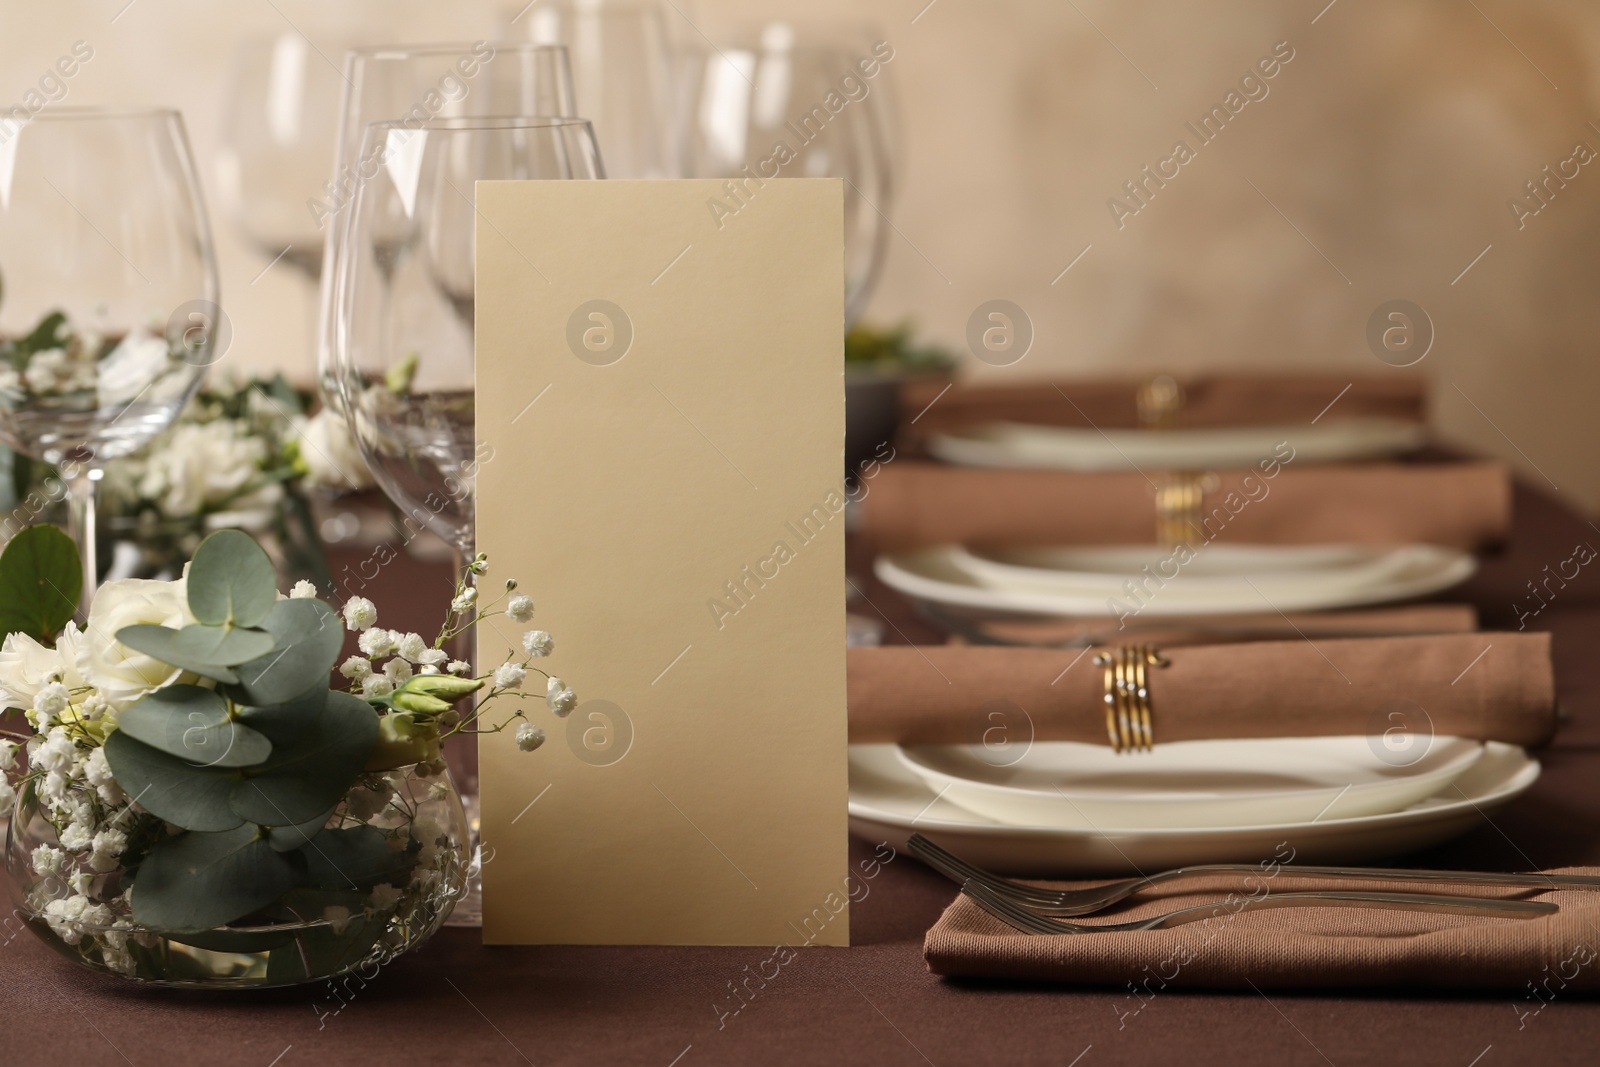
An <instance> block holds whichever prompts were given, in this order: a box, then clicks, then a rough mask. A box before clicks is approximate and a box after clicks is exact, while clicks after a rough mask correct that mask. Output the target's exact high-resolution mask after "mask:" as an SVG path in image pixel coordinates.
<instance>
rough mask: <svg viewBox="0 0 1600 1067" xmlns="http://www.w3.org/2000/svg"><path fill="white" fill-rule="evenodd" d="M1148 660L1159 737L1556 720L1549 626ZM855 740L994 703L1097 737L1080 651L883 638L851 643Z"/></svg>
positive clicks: (1546, 726)
mask: <svg viewBox="0 0 1600 1067" xmlns="http://www.w3.org/2000/svg"><path fill="white" fill-rule="evenodd" d="M1164 651H1165V654H1166V656H1167V658H1168V659H1169V660H1170V666H1167V667H1164V668H1156V667H1152V668H1150V672H1149V693H1150V707H1151V721H1152V727H1153V730H1154V736H1155V743H1156V744H1158V745H1159V744H1161V743H1162V742H1163V741H1192V740H1198V739H1204V738H1218V737H1307V736H1328V735H1353V734H1383V733H1385V732H1387V731H1391V730H1395V729H1399V730H1403V731H1405V732H1406V733H1410V734H1421V735H1424V736H1427V735H1428V734H1429V732H1430V731H1431V733H1432V734H1434V735H1438V736H1447V737H1448V736H1453V737H1470V738H1475V739H1477V740H1484V741H1505V742H1507V743H1510V744H1514V745H1539V744H1544V743H1545V742H1547V741H1549V740H1550V738H1551V736H1552V735H1553V734H1554V733H1555V729H1556V714H1555V679H1554V674H1553V671H1552V668H1551V662H1550V635H1549V634H1543V633H1494V634H1483V633H1468V634H1433V635H1427V636H1416V637H1410V636H1407V637H1351V638H1330V639H1327V640H1318V641H1316V642H1311V641H1307V640H1303V639H1300V638H1296V639H1294V640H1291V641H1261V642H1256V643H1253V644H1235V645H1197V646H1193V647H1188V648H1174V649H1170V650H1164ZM845 663H846V672H847V677H848V681H849V692H850V699H849V704H850V740H851V741H852V742H872V741H878V742H882V741H905V742H923V743H928V744H971V743H977V742H978V741H980V740H981V738H982V736H983V731H984V730H985V729H987V728H988V727H989V726H990V725H992V724H991V722H990V721H989V720H990V717H991V713H992V711H994V710H996V709H998V708H999V707H1000V706H1001V702H1004V707H1005V709H1008V710H1010V711H1011V712H1013V713H1016V712H1017V711H1018V710H1020V712H1021V713H1025V715H1026V721H1027V722H1028V723H1029V724H1031V726H1030V728H1031V731H1032V733H1031V736H1032V737H1034V738H1036V739H1038V740H1041V741H1087V742H1092V743H1106V741H1107V735H1106V725H1105V703H1104V699H1103V697H1104V692H1105V689H1104V681H1103V674H1104V672H1103V671H1102V669H1101V668H1098V667H1096V666H1094V663H1093V657H1092V656H1091V655H1090V654H1088V653H1087V652H1086V651H1075V650H1072V649H1042V648H995V647H990V646H974V645H933V646H916V645H892V646H885V647H881V648H852V649H850V650H848V652H847V653H846V659H845Z"/></svg>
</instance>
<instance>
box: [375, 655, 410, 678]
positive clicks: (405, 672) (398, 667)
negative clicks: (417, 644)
mask: <svg viewBox="0 0 1600 1067" xmlns="http://www.w3.org/2000/svg"><path fill="white" fill-rule="evenodd" d="M414 673H415V672H414V671H413V670H412V669H411V664H409V663H407V662H406V661H405V660H403V659H400V658H399V657H395V658H394V659H392V660H390V661H389V662H388V663H385V664H384V665H383V676H384V677H385V678H387V679H389V681H390V683H391V684H393V685H399V684H401V683H402V682H404V681H406V680H407V679H408V678H410V677H411V676H412V675H413V674H414Z"/></svg>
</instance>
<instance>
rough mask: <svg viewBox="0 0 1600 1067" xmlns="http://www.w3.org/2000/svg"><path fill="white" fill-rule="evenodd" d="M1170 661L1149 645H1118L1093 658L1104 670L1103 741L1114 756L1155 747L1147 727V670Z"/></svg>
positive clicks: (1148, 706) (1148, 703) (1163, 665)
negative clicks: (1104, 739)
mask: <svg viewBox="0 0 1600 1067" xmlns="http://www.w3.org/2000/svg"><path fill="white" fill-rule="evenodd" d="M1169 662H1170V661H1169V660H1168V659H1167V658H1166V657H1165V656H1163V655H1162V654H1161V653H1160V652H1159V651H1157V650H1156V649H1155V648H1153V647H1151V646H1150V645H1119V646H1118V647H1117V648H1115V649H1112V650H1111V651H1110V652H1102V653H1100V654H1099V655H1097V656H1095V658H1094V665H1095V666H1096V667H1103V668H1105V697H1104V700H1105V706H1106V737H1107V738H1108V739H1109V740H1110V742H1111V748H1112V750H1113V751H1116V752H1134V751H1144V752H1149V751H1150V750H1151V748H1153V747H1154V746H1155V734H1154V731H1153V730H1152V728H1151V723H1150V677H1149V671H1148V668H1150V667H1165V666H1167V664H1168V663H1169Z"/></svg>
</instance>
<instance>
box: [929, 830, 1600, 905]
mask: <svg viewBox="0 0 1600 1067" xmlns="http://www.w3.org/2000/svg"><path fill="white" fill-rule="evenodd" d="M906 844H907V848H908V849H909V851H910V852H911V854H912V855H913V856H916V857H917V858H918V859H920V860H922V861H923V862H924V863H926V864H928V866H930V867H932V868H933V869H934V870H936V871H938V872H939V873H940V874H942V875H944V876H945V877H946V878H949V879H950V880H951V881H952V882H955V883H956V884H957V885H961V884H963V883H965V882H967V881H968V880H971V881H974V882H978V883H981V884H982V885H984V886H987V887H988V888H989V889H990V890H992V891H993V892H994V893H996V894H998V895H1000V896H1003V897H1005V898H1006V899H1008V900H1013V901H1016V902H1017V903H1020V904H1024V905H1026V906H1027V907H1028V908H1030V909H1032V910H1033V911H1036V912H1040V913H1042V914H1045V915H1093V914H1094V913H1095V912H1097V911H1104V910H1105V909H1106V908H1108V907H1110V906H1111V905H1113V904H1115V903H1117V902H1118V901H1121V900H1124V899H1126V898H1127V897H1129V896H1131V895H1133V894H1134V893H1137V892H1138V891H1139V890H1141V889H1144V888H1146V887H1148V886H1153V885H1156V884H1158V883H1160V882H1170V881H1176V880H1178V879H1182V878H1192V877H1197V876H1202V875H1208V874H1253V875H1257V876H1262V875H1265V873H1266V872H1264V871H1262V869H1261V868H1260V867H1259V866H1252V865H1250V864H1243V863H1214V864H1206V865H1203V866H1195V867H1178V868H1175V869H1173V870H1170V871H1160V872H1157V873H1156V874H1152V875H1148V876H1146V877H1144V878H1128V879H1125V880H1123V881H1119V882H1109V883H1107V884H1105V885H1097V886H1090V887H1088V888H1086V889H1046V888H1042V887H1040V886H1035V885H1026V884H1024V883H1022V882H1014V881H1012V880H1011V879H1009V878H1005V877H1003V876H1001V875H998V874H995V873H993V872H992V871H986V870H984V869H983V868H982V867H977V866H974V865H973V864H970V863H968V862H967V861H966V860H964V859H962V858H961V857H959V856H957V855H955V854H954V853H952V852H950V851H949V850H948V849H945V848H941V847H940V846H939V845H936V844H934V843H933V842H932V841H930V840H928V839H927V838H926V837H923V836H922V835H921V834H912V835H911V838H910V840H909V841H907V843H906ZM1278 871H1279V872H1280V873H1283V874H1290V875H1305V876H1309V877H1315V878H1327V879H1331V880H1334V881H1349V882H1358V881H1386V882H1437V883H1440V884H1448V885H1476V886H1504V887H1510V888H1517V889H1600V876H1595V875H1588V874H1538V873H1532V874H1501V873H1497V872H1489V871H1426V870H1404V869H1400V868H1393V867H1309V866H1300V865H1297V864H1284V865H1282V866H1281V867H1279V868H1278ZM1480 899H1481V898H1480Z"/></svg>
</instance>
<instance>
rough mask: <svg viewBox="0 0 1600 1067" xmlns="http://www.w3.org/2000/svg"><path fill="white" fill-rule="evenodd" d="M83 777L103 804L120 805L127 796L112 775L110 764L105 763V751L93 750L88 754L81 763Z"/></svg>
mask: <svg viewBox="0 0 1600 1067" xmlns="http://www.w3.org/2000/svg"><path fill="white" fill-rule="evenodd" d="M83 777H84V779H85V780H86V781H88V783H89V784H90V785H92V786H94V791H95V792H96V793H97V794H99V796H100V800H101V802H103V803H105V804H117V803H120V802H121V801H122V798H123V797H124V796H126V795H127V794H125V793H124V792H123V791H122V787H121V786H120V785H118V784H117V780H116V778H115V777H114V776H113V775H112V773H111V764H110V763H108V762H106V750H105V749H103V748H97V749H95V750H94V751H93V752H91V753H89V758H88V759H86V760H84V761H83Z"/></svg>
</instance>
